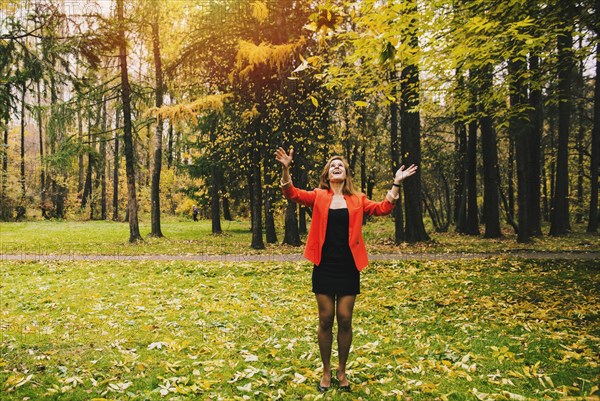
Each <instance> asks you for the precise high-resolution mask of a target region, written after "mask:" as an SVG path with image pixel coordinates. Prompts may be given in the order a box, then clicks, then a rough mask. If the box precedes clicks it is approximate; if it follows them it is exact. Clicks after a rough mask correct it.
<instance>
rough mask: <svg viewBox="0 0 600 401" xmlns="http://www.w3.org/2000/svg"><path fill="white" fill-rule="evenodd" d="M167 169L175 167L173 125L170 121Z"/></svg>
mask: <svg viewBox="0 0 600 401" xmlns="http://www.w3.org/2000/svg"><path fill="white" fill-rule="evenodd" d="M167 136H168V139H167V167H168V168H171V167H173V123H172V122H171V121H169V129H168V131H167Z"/></svg>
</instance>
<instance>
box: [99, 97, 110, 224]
mask: <svg viewBox="0 0 600 401" xmlns="http://www.w3.org/2000/svg"><path fill="white" fill-rule="evenodd" d="M107 129H108V112H107V110H106V99H103V101H102V132H106V130H107ZM103 135H106V134H103ZM99 164H100V166H99V167H98V172H99V173H100V219H102V220H106V138H104V137H102V138H101V142H100V163H99Z"/></svg>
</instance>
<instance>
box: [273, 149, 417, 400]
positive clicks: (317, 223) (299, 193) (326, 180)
mask: <svg viewBox="0 0 600 401" xmlns="http://www.w3.org/2000/svg"><path fill="white" fill-rule="evenodd" d="M293 152H294V151H293V150H290V153H289V154H288V153H287V152H286V151H285V150H284V149H282V148H279V149H278V150H277V152H276V154H275V157H276V159H277V161H279V162H280V163H281V164H282V166H283V174H282V180H281V186H282V189H283V194H284V195H285V197H286V198H288V199H290V200H292V201H294V202H296V203H300V204H302V205H304V206H308V207H311V208H312V209H313V214H312V223H311V225H310V231H309V233H308V238H307V241H306V250H305V252H304V256H305V257H306V258H307V259H308V260H310V261H311V262H313V263H314V268H313V272H312V291H313V292H314V293H315V296H316V299H317V306H318V309H319V328H318V340H319V350H320V353H321V361H322V363H323V376H322V378H321V381H320V382H319V384H318V385H317V388H318V390H319V392H325V391H327V390H328V389H329V387H330V386H331V376H332V375H331V366H330V363H331V348H332V343H333V332H332V329H333V322H334V319H336V318H337V322H338V335H337V341H338V352H339V361H338V367H337V369H336V378H337V380H338V384H339V390H340V391H350V382H349V381H348V378H347V377H346V363H347V360H348V354H349V352H350V345H351V344H352V314H353V311H354V302H355V301H356V296H357V295H358V294H360V274H359V273H360V271H361V270H362V269H364V268H365V266H366V265H367V262H368V260H367V251H366V248H365V244H364V240H363V236H362V220H363V215H364V214H368V215H377V216H381V215H385V214H389V213H390V212H391V211H392V209H393V208H394V203H395V202H396V199H398V192H399V187H400V182H401V181H402V180H404V179H405V178H408V177H410V176H411V175H412V174H414V173H415V172H416V170H417V167H416V166H415V165H412V166H410V167H409V168H408V169H406V170H405V169H404V166H402V167H400V169H399V170H398V171H397V173H396V176H395V178H394V183H393V185H392V188H391V190H390V191H389V192H388V194H387V196H386V198H385V200H383V201H381V202H374V201H371V200H369V199H367V197H366V196H365V195H364V194H361V193H360V192H358V191H357V190H356V189H355V188H354V184H353V183H352V175H351V174H350V171H349V168H348V163H346V161H345V160H344V158H342V157H341V156H333V157H331V158H330V159H329V160H328V161H327V163H326V164H325V167H324V168H323V172H322V173H321V177H320V182H319V188H317V189H315V190H313V191H305V190H302V189H298V188H295V187H294V185H293V184H292V179H291V177H290V173H289V167H290V164H291V162H292V157H293Z"/></svg>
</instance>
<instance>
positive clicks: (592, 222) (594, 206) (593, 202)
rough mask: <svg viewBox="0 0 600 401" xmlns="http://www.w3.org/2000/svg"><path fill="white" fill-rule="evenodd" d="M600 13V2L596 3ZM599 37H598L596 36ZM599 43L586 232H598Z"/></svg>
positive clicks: (597, 47) (599, 149) (597, 48)
mask: <svg viewBox="0 0 600 401" xmlns="http://www.w3.org/2000/svg"><path fill="white" fill-rule="evenodd" d="M596 4H597V5H598V7H597V11H596V12H600V1H596ZM598 36H600V35H598ZM599 81H600V43H598V44H597V45H596V80H595V83H594V126H593V128H592V157H591V160H590V180H591V183H590V186H591V188H590V210H589V214H588V225H587V229H586V231H587V232H588V233H595V232H597V231H598V169H599V168H600V82H599Z"/></svg>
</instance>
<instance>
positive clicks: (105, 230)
mask: <svg viewBox="0 0 600 401" xmlns="http://www.w3.org/2000/svg"><path fill="white" fill-rule="evenodd" d="M277 223H278V225H277V232H278V236H279V240H280V241H281V239H282V238H283V220H282V219H278V220H277ZM140 227H141V228H140V230H141V232H142V235H143V236H144V241H143V242H141V243H137V244H129V243H128V242H127V241H128V239H129V226H128V224H127V223H115V222H112V221H28V222H21V223H4V222H3V223H0V254H2V253H5V254H29V255H31V254H43V255H45V254H61V255H65V254H67V255H70V254H73V255H115V256H119V255H187V254H189V255H223V254H245V255H248V254H262V255H278V254H294V255H298V254H301V253H302V251H301V249H299V248H298V247H293V246H286V245H281V244H279V243H277V244H265V245H266V249H264V250H260V251H257V250H254V249H252V248H251V247H250V243H251V240H252V234H251V232H250V223H249V222H248V221H247V220H236V221H223V222H222V228H223V235H219V236H214V235H212V234H211V222H210V221H209V220H202V221H199V222H193V221H190V220H178V219H176V218H174V217H172V216H165V217H164V218H163V220H162V232H163V233H164V235H165V238H150V237H148V236H147V235H148V233H149V232H150V221H149V219H144V220H142V221H141V222H140ZM363 230H364V236H365V242H366V245H367V248H368V251H369V252H370V253H372V254H378V253H379V254H382V253H383V254H386V253H400V252H401V253H402V254H410V253H413V254H414V253H456V252H471V253H472V252H511V251H545V252H564V251H567V252H572V251H582V252H586V251H588V252H589V251H595V252H598V251H600V237H599V236H598V234H587V233H584V231H585V227H584V226H576V227H574V229H573V233H571V234H570V235H568V236H564V237H560V238H553V237H548V236H544V237H540V238H535V239H534V240H533V242H531V243H529V244H518V243H517V242H516V237H515V234H514V233H513V232H512V230H510V229H508V228H506V230H505V231H504V237H503V238H501V239H485V238H482V237H481V236H467V235H460V234H456V233H454V232H448V233H435V232H431V231H430V232H429V234H430V236H431V239H432V240H431V241H429V242H423V243H418V244H402V245H400V246H396V245H394V242H393V238H394V222H393V220H392V219H391V218H390V217H387V216H386V217H377V218H371V220H370V221H369V222H368V224H367V225H366V226H365V227H364V228H363ZM547 231H548V229H547V227H546V228H544V232H547ZM481 232H482V233H483V229H482V230H481Z"/></svg>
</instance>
